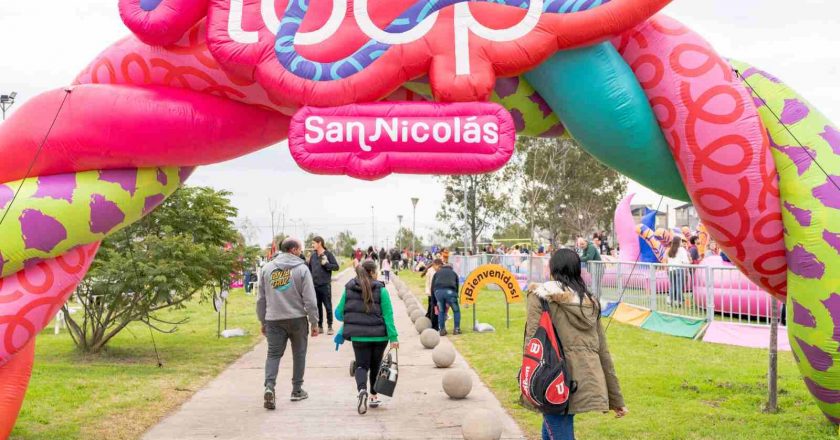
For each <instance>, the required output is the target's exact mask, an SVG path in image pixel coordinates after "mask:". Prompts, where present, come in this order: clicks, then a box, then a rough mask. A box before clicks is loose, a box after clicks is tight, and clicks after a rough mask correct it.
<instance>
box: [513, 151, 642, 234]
mask: <svg viewBox="0 0 840 440" xmlns="http://www.w3.org/2000/svg"><path fill="white" fill-rule="evenodd" d="M509 166H510V167H511V168H513V169H514V170H515V172H516V173H517V175H518V176H520V177H521V178H519V179H516V181H517V182H520V183H519V186H520V188H519V190H518V193H519V196H520V197H519V199H520V200H519V201H520V203H521V204H522V212H524V213H525V214H524V217H525V219H526V222H527V223H528V224H529V226H530V228H531V229H532V230H536V229H539V230H541V231H542V232H544V233H545V234H546V235H547V236H548V238H549V240H551V241H552V242H554V243H558V242H565V241H567V240H568V239H569V238H571V237H573V236H578V235H582V236H586V235H588V234H589V233H590V232H592V231H593V230H595V229H603V228H609V226H610V225H611V224H612V217H613V214H614V212H615V207H616V206H617V205H618V202H619V200H620V198H621V196H622V195H623V194H624V192H625V191H626V190H627V179H625V178H624V177H623V176H622V175H621V174H619V173H618V172H616V171H613V170H612V169H610V168H608V167H606V166H604V165H603V164H601V163H600V162H598V161H597V160H596V159H595V158H593V157H592V156H591V155H590V154H589V153H587V152H585V151H584V150H583V149H581V148H580V146H578V144H577V143H576V142H575V141H574V140H572V139H540V138H527V137H521V138H519V139H518V142H517V151H516V155H515V159H514V160H513V161H512V162H511V164H510V165H509Z"/></svg>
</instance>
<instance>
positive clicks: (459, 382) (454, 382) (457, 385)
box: [443, 370, 472, 399]
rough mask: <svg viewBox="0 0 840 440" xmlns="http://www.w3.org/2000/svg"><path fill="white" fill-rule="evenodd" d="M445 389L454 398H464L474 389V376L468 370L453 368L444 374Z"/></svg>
mask: <svg viewBox="0 0 840 440" xmlns="http://www.w3.org/2000/svg"><path fill="white" fill-rule="evenodd" d="M443 391H444V392H445V393H446V395H447V396H449V397H450V398H452V399H463V398H465V397H467V395H469V394H470V391H472V377H470V375H469V373H467V372H466V370H452V371H449V372H447V373H446V374H445V375H444V376H443Z"/></svg>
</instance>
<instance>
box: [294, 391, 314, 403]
mask: <svg viewBox="0 0 840 440" xmlns="http://www.w3.org/2000/svg"><path fill="white" fill-rule="evenodd" d="M308 398H309V393H307V392H306V391H304V390H299V391H292V397H291V399H290V400H291V401H292V402H300V401H301V400H304V399H308Z"/></svg>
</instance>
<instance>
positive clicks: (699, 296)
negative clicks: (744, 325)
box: [694, 256, 773, 317]
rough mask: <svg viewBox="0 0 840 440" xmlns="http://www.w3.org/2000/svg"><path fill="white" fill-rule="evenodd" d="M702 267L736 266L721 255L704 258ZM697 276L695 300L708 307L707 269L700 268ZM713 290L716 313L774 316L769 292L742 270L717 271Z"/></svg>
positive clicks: (702, 306)
mask: <svg viewBox="0 0 840 440" xmlns="http://www.w3.org/2000/svg"><path fill="white" fill-rule="evenodd" d="M700 266H706V267H730V268H731V267H733V266H732V264H728V263H725V262H724V261H723V260H721V258H720V257H718V256H710V257H706V258H705V259H703V261H702V262H701V263H700ZM696 273H697V276H695V277H694V292H695V295H694V300H695V301H696V303H697V306H698V307H700V308H703V309H705V308H706V304H707V301H706V291H707V290H708V285H707V280H706V274H705V271H703V270H700V269H698V270H697V272H696ZM713 277H714V279H713V284H712V291H713V292H714V300H713V304H714V308H715V312H718V313H723V314H727V315H742V316H760V317H767V316H770V301H773V299H772V298H771V297H769V296H767V294H766V292H765V291H764V290H763V289H762V288H760V287H758V286H757V285H756V284H755V283H753V282H752V281H750V279H749V278H747V277H746V276H744V274H743V273H741V272H740V271H735V270H732V271H729V270H727V271H715V272H714V274H713Z"/></svg>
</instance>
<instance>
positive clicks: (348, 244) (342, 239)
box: [335, 231, 359, 258]
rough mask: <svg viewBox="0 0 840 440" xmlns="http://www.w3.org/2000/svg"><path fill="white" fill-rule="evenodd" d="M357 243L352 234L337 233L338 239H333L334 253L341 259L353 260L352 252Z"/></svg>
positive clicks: (345, 232) (348, 232)
mask: <svg viewBox="0 0 840 440" xmlns="http://www.w3.org/2000/svg"><path fill="white" fill-rule="evenodd" d="M358 243H359V242H358V240H356V237H353V233H352V232H350V231H344V232H339V233H338V237H336V238H335V252H336V253H337V254H338V255H341V256H343V257H348V258H353V252H354V251H355V250H356V245H357V244H358Z"/></svg>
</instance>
